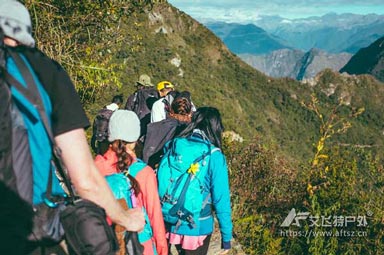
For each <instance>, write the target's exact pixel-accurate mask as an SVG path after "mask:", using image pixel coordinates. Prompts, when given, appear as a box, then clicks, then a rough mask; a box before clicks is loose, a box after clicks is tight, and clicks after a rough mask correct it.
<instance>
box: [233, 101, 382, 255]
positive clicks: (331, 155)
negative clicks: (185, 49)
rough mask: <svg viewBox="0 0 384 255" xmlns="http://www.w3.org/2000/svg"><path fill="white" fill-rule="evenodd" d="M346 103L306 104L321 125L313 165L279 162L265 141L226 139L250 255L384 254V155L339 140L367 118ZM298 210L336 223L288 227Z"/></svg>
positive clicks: (236, 210) (239, 229)
mask: <svg viewBox="0 0 384 255" xmlns="http://www.w3.org/2000/svg"><path fill="white" fill-rule="evenodd" d="M343 104H344V102H343V100H341V101H339V104H338V105H336V106H334V107H333V108H332V109H330V108H329V105H328V106H327V105H326V104H321V103H320V102H319V101H318V99H317V98H316V97H315V96H314V95H312V97H311V100H310V101H309V102H306V103H303V105H304V107H306V108H308V109H309V110H310V111H312V112H314V113H315V116H317V117H318V118H319V123H321V124H320V126H319V131H320V132H319V135H318V136H317V137H318V141H317V142H316V143H315V144H314V152H313V153H314V156H313V158H312V160H310V161H309V162H308V163H307V164H302V165H292V164H291V163H289V162H287V161H286V159H282V158H279V156H278V155H281V154H280V153H279V151H278V149H276V147H274V146H271V145H270V144H271V142H270V141H268V142H265V141H261V139H260V138H256V139H254V142H252V143H249V144H240V143H234V142H230V141H228V140H225V153H226V155H227V157H228V164H229V167H230V180H231V189H232V203H233V214H234V219H235V220H234V227H235V233H236V235H237V237H238V238H239V240H240V242H241V243H242V244H243V246H244V247H245V248H244V249H245V251H246V253H247V254H295V255H297V254H327V255H328V254H382V253H383V252H384V250H383V249H384V246H383V245H382V240H383V232H382V229H383V219H384V212H383V210H382V208H383V206H384V194H383V193H384V168H383V158H380V157H379V156H378V155H375V156H374V155H373V154H372V152H371V151H370V150H367V148H362V147H359V146H350V145H345V144H341V145H340V144H339V143H337V139H336V137H337V136H340V135H342V134H343V133H345V132H346V131H347V130H348V128H351V126H350V123H351V121H352V119H353V118H358V117H359V116H360V115H361V114H363V109H358V110H356V111H346V110H345V109H344V108H343V107H344V105H343ZM341 109H343V110H341ZM267 144H269V145H267ZM292 169H297V170H292ZM292 208H295V209H296V212H297V213H298V212H307V213H308V214H309V215H310V216H309V217H310V218H312V219H316V218H317V219H320V220H321V221H322V220H323V219H328V221H325V222H328V223H330V224H329V225H323V224H319V225H314V226H312V224H311V221H309V220H307V221H304V220H301V223H302V225H301V227H298V226H293V225H291V226H290V227H289V228H285V227H282V226H281V224H282V222H283V220H284V219H285V218H286V217H287V214H288V212H290V210H291V209H292ZM328 217H329V218H328ZM348 217H349V218H350V221H349V225H348V224H347V223H346V221H344V220H345V219H347V218H348ZM352 219H354V220H352ZM336 220H338V221H336ZM335 222H338V225H336V224H335ZM290 231H291V232H290ZM287 233H288V234H287ZM289 233H291V234H289ZM292 233H293V235H292ZM352 235H354V236H352Z"/></svg>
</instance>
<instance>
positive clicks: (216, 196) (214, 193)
mask: <svg viewBox="0 0 384 255" xmlns="http://www.w3.org/2000/svg"><path fill="white" fill-rule="evenodd" d="M204 185H205V190H207V191H210V192H206V194H203V197H207V196H209V193H210V197H209V200H208V204H207V205H206V206H205V207H204V209H203V210H202V213H201V215H200V232H199V233H200V234H201V235H209V234H211V233H212V232H213V227H214V219H213V215H212V211H211V208H213V210H215V212H216V216H217V219H218V221H219V227H220V232H221V237H222V242H223V248H225V249H228V248H230V241H231V239H232V219H231V203H230V190H229V178H228V167H227V162H226V159H225V156H224V154H223V153H222V152H221V151H220V150H215V151H214V152H213V153H212V154H211V157H210V162H209V169H208V174H207V175H206V176H205V183H204ZM181 228H184V229H183V232H186V233H188V229H189V227H188V226H179V229H180V230H181ZM174 229H175V226H170V231H171V232H174V231H173V230H174ZM186 235H187V234H186Z"/></svg>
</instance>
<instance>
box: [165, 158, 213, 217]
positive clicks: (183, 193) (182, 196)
mask: <svg viewBox="0 0 384 255" xmlns="http://www.w3.org/2000/svg"><path fill="white" fill-rule="evenodd" d="M209 154H210V151H208V152H204V153H203V155H201V156H199V157H197V158H196V159H195V160H194V161H193V162H192V164H196V163H197V162H199V161H201V160H204V158H205V157H207V156H208V155H209ZM188 170H189V168H188V169H187V170H186V171H185V172H186V173H187V172H188ZM193 176H194V174H193V173H189V174H188V178H187V180H186V181H185V183H184V186H183V189H182V190H181V192H180V196H179V199H178V200H177V202H176V205H175V206H174V207H172V209H171V210H170V211H169V213H170V214H173V213H176V212H177V211H178V210H179V209H180V208H181V207H183V206H184V203H185V199H186V193H187V190H188V187H189V184H190V183H191V180H192V178H193ZM174 190H176V188H175V189H174Z"/></svg>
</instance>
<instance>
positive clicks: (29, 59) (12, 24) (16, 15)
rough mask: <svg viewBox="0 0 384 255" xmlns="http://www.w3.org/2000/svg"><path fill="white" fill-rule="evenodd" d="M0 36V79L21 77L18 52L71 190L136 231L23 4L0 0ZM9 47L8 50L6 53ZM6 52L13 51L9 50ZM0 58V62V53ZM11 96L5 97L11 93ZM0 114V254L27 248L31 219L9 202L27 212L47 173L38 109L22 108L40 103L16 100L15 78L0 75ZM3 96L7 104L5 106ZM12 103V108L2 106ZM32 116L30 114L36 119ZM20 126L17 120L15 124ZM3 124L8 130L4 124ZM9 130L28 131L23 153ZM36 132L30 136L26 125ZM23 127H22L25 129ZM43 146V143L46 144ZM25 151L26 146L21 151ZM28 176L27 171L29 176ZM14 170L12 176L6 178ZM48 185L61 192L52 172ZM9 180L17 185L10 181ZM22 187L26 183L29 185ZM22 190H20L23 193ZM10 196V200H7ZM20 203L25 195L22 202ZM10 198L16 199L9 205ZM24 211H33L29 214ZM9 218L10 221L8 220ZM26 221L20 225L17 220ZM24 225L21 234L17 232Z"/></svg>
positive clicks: (135, 214) (137, 215) (136, 214)
mask: <svg viewBox="0 0 384 255" xmlns="http://www.w3.org/2000/svg"><path fill="white" fill-rule="evenodd" d="M0 28H1V29H0V35H2V33H3V32H4V36H5V37H4V39H3V38H2V37H1V39H0V40H1V42H4V44H5V46H4V47H0V58H1V57H2V56H4V55H3V54H2V51H4V52H5V53H7V55H6V58H5V59H3V60H5V63H4V64H5V66H1V68H4V70H3V69H2V70H1V76H0V80H2V79H3V78H4V76H3V74H5V70H6V71H7V72H8V73H9V74H10V75H12V76H13V77H14V79H15V80H16V81H17V82H18V83H20V84H22V85H21V86H23V85H24V86H25V85H27V86H28V88H29V87H30V84H29V83H28V84H27V83H26V82H25V81H24V79H23V77H22V75H21V71H20V70H19V68H18V65H17V64H16V63H15V59H14V57H13V55H15V56H20V58H19V59H21V62H22V63H23V65H24V66H26V68H25V69H28V70H27V71H29V73H30V74H31V77H32V79H33V80H34V83H36V86H37V87H38V93H39V94H40V97H41V99H42V101H43V103H44V108H45V111H46V112H47V115H46V116H50V122H51V128H52V133H53V136H54V141H55V142H56V143H57V145H58V147H59V148H60V149H61V154H62V155H61V156H62V159H63V162H64V164H65V166H66V168H67V170H68V173H69V176H70V178H71V179H72V183H73V185H74V187H75V189H76V192H77V194H78V195H80V196H81V197H82V198H84V199H87V200H90V201H93V202H95V203H96V204H98V205H99V206H101V207H102V208H104V209H105V211H106V213H107V214H108V215H109V216H110V218H111V219H112V221H113V222H115V223H118V224H120V225H122V226H124V227H125V228H126V229H128V230H131V231H140V230H142V229H143V226H144V217H143V213H142V212H141V210H140V209H132V210H129V211H124V210H123V209H122V207H121V206H120V205H119V204H118V203H117V201H116V199H115V198H114V197H113V194H112V192H111V190H110V189H109V187H108V185H107V183H106V181H105V179H104V178H103V176H102V175H101V174H100V173H99V172H98V171H97V169H96V166H95V164H94V162H93V159H92V155H91V152H90V150H89V147H88V143H87V140H86V136H85V132H84V128H86V127H88V126H89V121H88V119H87V117H86V114H85V112H84V110H83V107H82V105H81V102H80V99H79V96H78V95H77V92H76V90H75V88H74V85H73V83H72V82H71V80H70V78H69V76H68V74H67V73H66V72H65V71H64V69H63V68H62V67H61V66H60V65H59V64H58V63H57V62H55V61H53V60H51V59H50V58H48V57H47V56H46V55H44V54H43V53H42V52H41V51H40V50H38V49H37V48H35V47H34V45H35V41H34V39H33V37H32V36H31V33H32V26H31V19H30V15H29V12H28V10H27V9H26V8H25V6H24V5H22V4H21V3H20V2H18V1H15V0H1V1H0ZM11 53H12V54H11ZM9 54H11V55H12V57H11V56H10V55H9ZM0 64H3V61H2V59H0ZM11 96H12V98H10V97H11ZM0 98H1V100H0V104H1V107H0V111H1V113H2V115H1V116H2V117H1V118H0V121H1V123H0V126H1V127H2V132H1V146H0V149H1V151H0V164H1V165H0V171H1V172H0V183H1V185H0V187H1V188H2V190H3V189H4V190H6V192H7V194H4V193H2V195H1V196H0V200H1V201H0V205H1V210H0V214H1V215H0V221H1V224H0V225H1V227H0V240H1V243H2V244H1V245H0V253H1V254H27V253H28V251H26V250H25V249H26V248H27V244H28V241H27V236H28V235H29V234H30V231H31V229H30V227H31V225H30V223H31V222H32V219H25V218H22V217H24V216H23V213H24V212H23V211H20V208H15V204H16V203H17V202H18V201H19V198H20V197H22V198H23V199H28V203H29V206H28V208H29V209H28V211H30V212H32V208H31V204H33V205H34V206H35V205H38V204H41V203H43V201H44V195H45V192H46V190H47V182H48V176H49V175H50V174H49V173H50V172H52V171H51V155H52V151H51V148H52V147H51V143H50V139H49V138H48V136H47V132H48V131H45V128H44V125H43V124H42V121H41V119H40V118H38V115H33V116H32V115H31V114H28V112H26V111H30V112H32V113H33V112H37V111H38V110H39V109H37V107H35V106H34V105H32V104H31V103H30V101H27V100H23V98H22V96H20V93H19V91H18V89H17V88H15V84H13V83H10V82H9V81H8V83H6V82H3V81H0ZM10 102H14V103H12V105H10ZM11 107H12V112H11V113H12V115H11V113H9V112H8V113H7V111H8V110H9V109H10V108H11ZM35 116H37V118H35ZM16 125H19V126H16ZM4 127H5V128H8V127H9V128H8V129H4ZM16 128H20V129H21V131H23V132H24V133H23V134H24V136H26V135H28V137H27V139H26V140H23V141H25V142H26V143H27V144H28V143H29V149H30V153H29V152H28V153H24V154H19V152H23V149H25V148H28V147H26V146H24V145H23V144H19V143H17V142H16V141H14V139H15V138H16V139H21V138H22V137H21V136H14V137H13V136H12V132H18V130H16ZM32 129H34V130H36V131H38V132H35V133H34V135H35V136H34V137H32V136H31V135H30V132H29V131H30V130H32ZM27 131H28V133H27ZM47 148H48V149H47ZM24 152H25V151H24ZM27 162H31V165H29V168H32V170H30V173H31V174H30V175H29V172H20V171H21V170H23V169H21V168H19V167H20V166H21V165H23V164H25V163H27ZM32 174H33V177H32ZM15 175H16V177H17V179H16V182H12V181H13V180H14V179H9V178H12V177H14V176H15ZM52 177H53V178H52V179H53V180H52V185H53V186H54V187H53V188H52V190H54V191H55V192H57V193H60V192H61V193H63V190H62V189H61V187H60V185H59V182H58V180H57V178H56V175H53V176H52ZM15 185H16V186H15ZM32 185H33V192H31V191H32V189H30V192H27V190H26V188H27V187H30V188H32ZM23 191H24V192H23ZM9 198H12V200H9ZM25 201H26V202H27V200H25ZM14 202H15V204H14ZM29 216H32V214H31V215H29ZM10 222H12V224H9V223H10ZM26 222H27V223H28V224H27V225H25V224H24V223H26ZM23 231H24V232H23Z"/></svg>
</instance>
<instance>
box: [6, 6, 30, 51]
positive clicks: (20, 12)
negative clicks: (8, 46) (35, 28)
mask: <svg viewBox="0 0 384 255" xmlns="http://www.w3.org/2000/svg"><path fill="white" fill-rule="evenodd" d="M0 27H1V29H2V30H3V32H4V34H5V35H6V36H8V37H10V38H12V39H15V40H16V41H18V42H19V43H21V44H23V45H25V46H28V47H34V46H35V40H34V39H33V37H32V22H31V17H30V16H29V12H28V10H27V8H25V6H24V5H22V4H21V3H20V2H18V1H15V0H0Z"/></svg>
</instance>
